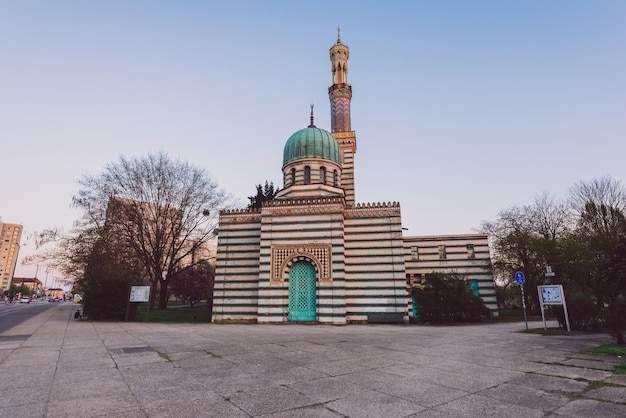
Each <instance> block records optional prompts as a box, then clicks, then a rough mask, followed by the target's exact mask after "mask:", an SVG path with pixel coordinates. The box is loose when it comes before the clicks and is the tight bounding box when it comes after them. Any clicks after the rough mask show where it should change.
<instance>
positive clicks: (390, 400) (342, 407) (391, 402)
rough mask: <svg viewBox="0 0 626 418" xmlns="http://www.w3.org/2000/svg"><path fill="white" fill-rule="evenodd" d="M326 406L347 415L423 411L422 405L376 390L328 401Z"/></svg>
mask: <svg viewBox="0 0 626 418" xmlns="http://www.w3.org/2000/svg"><path fill="white" fill-rule="evenodd" d="M326 407H327V408H329V409H330V410H332V411H335V412H337V413H339V414H342V415H344V416H346V417H362V418H369V417H371V418H379V417H403V416H407V415H410V414H415V413H416V412H420V411H423V410H424V409H426V408H424V407H423V406H421V405H418V404H416V403H413V402H410V401H407V400H405V399H402V398H398V397H395V396H391V395H387V394H384V393H380V392H376V391H368V392H363V393H359V394H356V395H352V396H347V397H345V398H341V399H338V400H336V401H332V402H328V403H326Z"/></svg>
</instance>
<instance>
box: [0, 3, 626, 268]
mask: <svg viewBox="0 0 626 418" xmlns="http://www.w3.org/2000/svg"><path fill="white" fill-rule="evenodd" d="M338 25H340V26H341V39H342V41H343V42H344V43H345V44H346V45H348V46H349V47H350V61H349V82H350V84H352V88H353V98H352V128H353V129H354V130H355V131H356V133H357V142H358V151H357V154H356V169H355V175H356V199H357V201H358V202H379V201H399V202H400V203H401V207H402V219H403V224H404V226H405V227H406V228H408V231H406V233H407V234H408V235H438V234H461V233H472V232H475V231H476V230H477V229H478V228H479V227H480V224H481V222H482V221H484V220H493V219H495V218H496V216H497V214H498V213H499V212H500V211H502V210H503V209H505V208H508V207H510V206H517V205H524V204H529V203H531V202H532V200H533V198H534V196H535V195H537V194H539V193H542V192H543V191H548V192H549V193H552V194H554V195H555V196H557V197H564V196H566V194H567V191H568V189H569V188H570V187H571V186H572V185H573V184H574V183H576V182H577V181H580V180H590V179H592V178H595V177H601V176H611V177H613V178H615V179H617V180H619V181H622V182H625V181H626V164H625V163H624V161H625V156H626V141H625V133H626V1H623V0H616V1H609V0H606V1H605V0H602V1H588V0H585V1H576V0H551V1H543V0H541V1H539V0H537V1H532V0H531V1H495V0H494V1H464V0H463V1H461V0H459V1H385V2H383V1H376V2H372V1H317V0H316V1H232V2H230V1H229V2H224V1H168V2H165V1H154V0H149V1H148V0H146V1H127V0H124V1H115V0H112V1H103V2H85V1H28V0H15V1H3V2H1V3H0V87H1V88H0V155H1V159H0V161H1V162H0V168H1V171H2V177H1V179H0V216H1V217H2V220H3V221H4V222H9V223H21V224H23V225H24V230H25V233H24V237H23V239H22V243H26V244H27V245H26V246H24V247H22V250H21V253H20V255H22V256H23V255H28V254H32V252H33V251H34V243H33V242H32V241H30V240H28V236H30V235H32V234H33V233H34V232H35V231H41V230H43V229H44V228H49V227H55V226H56V227H62V228H64V229H65V230H69V229H70V228H71V226H72V223H73V221H74V220H75V219H77V218H78V216H79V213H78V212H77V211H76V210H75V209H73V208H71V206H70V205H71V197H72V195H73V194H75V193H76V191H77V190H78V185H77V183H76V180H77V179H79V178H80V177H81V176H82V175H83V174H85V173H90V174H98V173H100V172H101V171H102V169H103V167H104V165H105V164H106V163H107V162H110V161H115V160H117V159H118V157H119V156H120V155H125V156H127V157H132V156H139V155H143V154H146V153H149V152H158V151H165V152H166V153H168V154H169V155H170V157H172V158H174V159H181V160H184V161H187V162H189V163H191V164H194V165H196V166H199V167H202V168H205V169H206V170H207V171H208V172H209V173H210V174H211V175H212V176H213V177H214V178H215V179H217V180H218V181H219V183H220V184H221V185H222V186H223V187H224V188H225V189H226V190H228V191H230V192H231V193H232V194H233V195H235V196H237V197H239V198H240V199H241V203H242V206H244V205H245V204H246V203H247V199H246V197H247V196H249V195H252V194H254V192H255V184H257V183H263V182H264V181H265V180H270V181H273V182H274V183H275V184H276V185H278V186H282V175H281V165H282V152H283V146H284V144H285V142H286V140H287V139H288V138H289V136H290V135H291V134H292V133H293V132H295V131H297V130H299V129H302V128H304V127H306V126H307V125H308V122H309V104H311V103H314V104H315V121H316V125H317V126H318V127H320V128H324V129H328V130H330V109H329V108H330V106H329V100H328V93H327V88H328V86H329V85H330V84H331V73H330V60H329V56H328V49H329V48H330V47H331V46H332V45H333V44H334V42H335V41H336V39H337V29H336V28H337V26H338ZM34 273H35V267H34V266H23V265H21V264H20V265H18V268H17V271H16V276H18V277H19V276H33V275H34ZM38 277H39V278H40V279H42V272H41V271H40V272H39V274H38Z"/></svg>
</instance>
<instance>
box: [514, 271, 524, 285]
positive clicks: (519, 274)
mask: <svg viewBox="0 0 626 418" xmlns="http://www.w3.org/2000/svg"><path fill="white" fill-rule="evenodd" d="M524 280H526V277H524V273H522V272H521V271H516V272H515V281H516V282H517V284H518V285H520V286H521V285H523V284H524Z"/></svg>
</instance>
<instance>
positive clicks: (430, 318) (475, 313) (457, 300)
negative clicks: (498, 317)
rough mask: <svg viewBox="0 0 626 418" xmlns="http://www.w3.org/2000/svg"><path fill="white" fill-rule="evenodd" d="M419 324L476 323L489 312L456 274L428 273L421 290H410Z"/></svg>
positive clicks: (417, 287)
mask: <svg viewBox="0 0 626 418" xmlns="http://www.w3.org/2000/svg"><path fill="white" fill-rule="evenodd" d="M411 296H412V297H413V300H414V301H415V303H416V304H417V311H418V313H419V318H420V320H421V321H422V322H426V323H431V324H442V323H453V322H478V321H480V320H481V319H483V318H486V317H488V315H489V309H488V308H487V307H485V305H484V304H483V302H482V300H481V299H480V298H479V297H478V296H475V295H474V294H473V292H472V291H471V290H470V288H469V286H468V284H467V281H466V280H465V279H464V278H463V277H460V276H458V275H457V274H455V273H449V274H442V273H431V274H427V275H426V279H425V281H424V283H423V285H422V286H415V287H413V288H412V289H411Z"/></svg>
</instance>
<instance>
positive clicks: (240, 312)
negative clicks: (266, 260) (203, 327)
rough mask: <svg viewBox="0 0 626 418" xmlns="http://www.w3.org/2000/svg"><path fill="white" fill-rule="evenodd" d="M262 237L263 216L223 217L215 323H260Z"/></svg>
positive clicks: (240, 213)
mask: <svg viewBox="0 0 626 418" xmlns="http://www.w3.org/2000/svg"><path fill="white" fill-rule="evenodd" d="M260 237H261V216H260V213H258V212H246V211H233V212H223V213H221V214H220V223H219V233H218V241H217V260H216V266H215V290H214V296H213V300H214V302H213V321H215V322H225V321H228V322H233V321H234V322H236V321H241V322H256V320H257V317H258V288H259V249H260Z"/></svg>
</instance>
